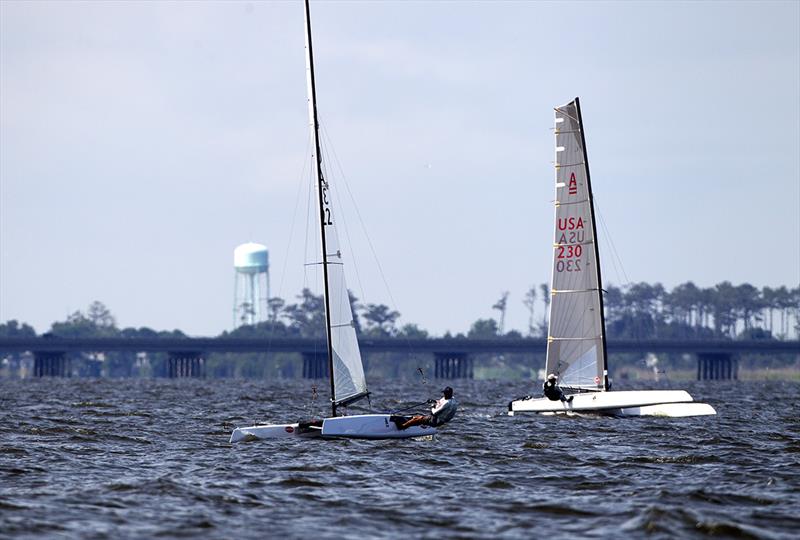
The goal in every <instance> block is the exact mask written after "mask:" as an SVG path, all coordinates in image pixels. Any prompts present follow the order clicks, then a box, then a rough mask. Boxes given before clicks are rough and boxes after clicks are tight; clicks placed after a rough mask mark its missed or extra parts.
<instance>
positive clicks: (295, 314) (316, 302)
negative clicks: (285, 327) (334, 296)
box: [283, 288, 325, 338]
mask: <svg viewBox="0 0 800 540" xmlns="http://www.w3.org/2000/svg"><path fill="white" fill-rule="evenodd" d="M297 298H298V299H299V300H300V301H299V302H298V303H297V304H291V305H289V306H286V307H285V308H284V309H283V312H284V314H285V316H286V318H287V319H288V320H289V327H290V328H291V329H292V330H293V331H294V332H296V333H297V334H299V335H301V336H303V337H316V338H319V337H322V336H324V335H325V303H324V301H323V299H322V295H315V294H314V293H312V292H311V290H310V289H308V288H305V289H303V291H302V292H301V293H300V295H298V296H297Z"/></svg>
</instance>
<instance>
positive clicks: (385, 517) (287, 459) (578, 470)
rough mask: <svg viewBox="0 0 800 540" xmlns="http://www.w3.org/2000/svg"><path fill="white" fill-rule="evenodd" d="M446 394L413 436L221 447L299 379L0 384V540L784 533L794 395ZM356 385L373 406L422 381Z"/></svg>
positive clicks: (794, 454) (268, 411)
mask: <svg viewBox="0 0 800 540" xmlns="http://www.w3.org/2000/svg"><path fill="white" fill-rule="evenodd" d="M454 386H455V389H456V394H457V396H456V397H457V398H459V400H460V402H461V410H460V412H459V415H458V416H456V418H455V420H453V422H452V423H451V424H450V425H448V426H447V427H446V428H445V429H444V430H442V431H441V432H440V433H439V434H438V435H437V436H436V437H435V438H434V439H433V440H422V441H409V440H406V441H374V442H370V441H323V440H278V441H254V442H249V443H239V444H237V445H234V446H231V445H229V444H228V437H229V434H230V431H231V429H232V428H233V425H234V424H237V425H247V424H249V423H251V422H252V421H254V420H267V419H269V420H274V421H290V420H295V419H299V418H301V417H304V416H305V414H306V412H307V408H308V406H309V401H310V400H309V396H310V391H309V387H310V383H309V382H308V381H294V382H286V381H283V382H278V381H258V382H254V381H230V380H228V381H225V380H223V381H218V380H214V381H212V380H182V381H166V380H147V381H131V380H74V379H73V380H57V379H50V380H25V381H10V380H4V381H0V536H2V537H10V538H17V537H47V538H58V537H65V538H68V537H81V538H120V537H140V538H150V537H208V538H233V537H237V538H265V537H272V538H274V537H279V536H285V537H291V538H296V537H314V538H341V537H349V538H357V537H358V538H364V537H387V538H396V537H423V538H442V537H465V538H496V537H507V538H532V537H542V536H543V537H556V538H563V537H570V536H572V535H575V534H579V535H581V536H582V537H584V536H585V537H609V536H612V535H614V536H617V535H619V534H620V533H625V534H627V535H628V536H634V537H644V536H647V537H650V538H659V537H690V536H698V537H699V536H721V537H743V538H790V537H794V538H797V536H798V531H800V417H799V416H798V413H800V405H799V402H800V385H799V384H779V383H733V382H730V383H728V382H713V383H712V382H709V383H702V384H701V383H697V384H690V385H684V387H686V388H687V389H688V390H689V391H690V392H691V393H692V394H693V395H694V396H695V397H696V398H703V399H704V400H705V401H708V402H709V403H711V404H712V405H714V407H716V408H717V411H718V413H719V414H718V416H716V417H712V418H693V419H692V418H690V419H659V418H627V419H614V418H592V417H589V418H553V417H535V416H530V417H523V416H516V417H513V418H509V417H507V416H506V415H505V408H504V405H505V404H506V403H507V402H508V400H509V399H510V398H512V397H518V396H519V395H521V394H524V393H526V391H527V390H529V388H526V385H525V384H524V383H520V382H515V383H509V382H501V383H498V382H490V381H457V382H456V383H455V384H454ZM663 386H664V385H662V387H663ZM372 387H373V388H372V389H373V391H374V392H375V393H376V395H377V398H376V399H374V400H373V405H374V406H375V407H376V409H383V410H386V409H388V408H391V407H398V406H400V405H398V403H397V402H396V401H392V400H390V399H383V400H381V397H385V396H406V397H407V398H408V399H409V401H421V400H422V399H424V398H426V397H429V395H433V394H434V393H435V390H436V389H438V386H437V385H435V383H432V382H431V383H428V385H427V386H425V387H423V386H421V385H420V384H419V383H416V384H412V383H390V382H386V381H383V382H381V381H373V384H372ZM620 389H622V388H620ZM322 400H323V398H320V401H322Z"/></svg>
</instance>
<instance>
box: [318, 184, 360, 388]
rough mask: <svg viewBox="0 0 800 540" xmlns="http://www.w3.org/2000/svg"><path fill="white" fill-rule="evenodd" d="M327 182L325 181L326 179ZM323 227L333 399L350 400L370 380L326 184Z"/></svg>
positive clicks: (323, 192) (323, 194)
mask: <svg viewBox="0 0 800 540" xmlns="http://www.w3.org/2000/svg"><path fill="white" fill-rule="evenodd" d="M323 182H324V180H323ZM317 193H321V196H322V208H323V215H322V216H321V217H322V219H324V221H323V230H324V233H323V234H324V235H325V244H326V256H325V259H326V260H327V263H326V264H327V268H328V290H327V302H328V321H327V323H328V325H329V328H330V333H329V339H330V340H331V351H332V354H333V362H332V364H333V372H332V373H331V377H332V378H333V400H334V402H336V403H340V402H343V401H348V400H349V399H350V398H353V397H355V396H358V395H363V394H364V393H365V392H366V391H367V380H366V378H365V377H364V367H363V364H362V361H361V351H360V349H359V348H358V339H357V337H356V329H355V323H354V321H353V311H352V309H351V307H350V296H349V294H348V292H347V283H346V282H345V276H344V263H343V260H342V250H341V247H340V244H339V237H338V235H337V234H336V225H335V221H334V217H333V211H332V210H331V205H330V202H331V197H330V192H329V190H328V186H327V183H324V184H323V187H322V189H321V190H317Z"/></svg>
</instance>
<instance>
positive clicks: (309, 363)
mask: <svg viewBox="0 0 800 540" xmlns="http://www.w3.org/2000/svg"><path fill="white" fill-rule="evenodd" d="M327 376H328V355H327V354H322V353H319V352H312V353H303V378H304V379H323V378H326V377H327Z"/></svg>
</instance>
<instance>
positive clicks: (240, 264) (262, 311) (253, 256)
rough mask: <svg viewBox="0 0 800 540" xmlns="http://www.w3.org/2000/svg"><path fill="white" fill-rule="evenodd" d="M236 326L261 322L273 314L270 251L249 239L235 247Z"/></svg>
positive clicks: (234, 310)
mask: <svg viewBox="0 0 800 540" xmlns="http://www.w3.org/2000/svg"><path fill="white" fill-rule="evenodd" d="M233 268H234V270H235V274H234V280H233V326H234V328H236V327H237V326H240V325H242V324H258V323H259V322H263V321H264V320H265V319H264V317H265V316H267V317H268V316H269V253H268V252H267V248H266V246H262V245H261V244H255V243H253V242H248V243H247V244H242V245H240V246H238V247H237V248H236V249H234V250H233Z"/></svg>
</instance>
